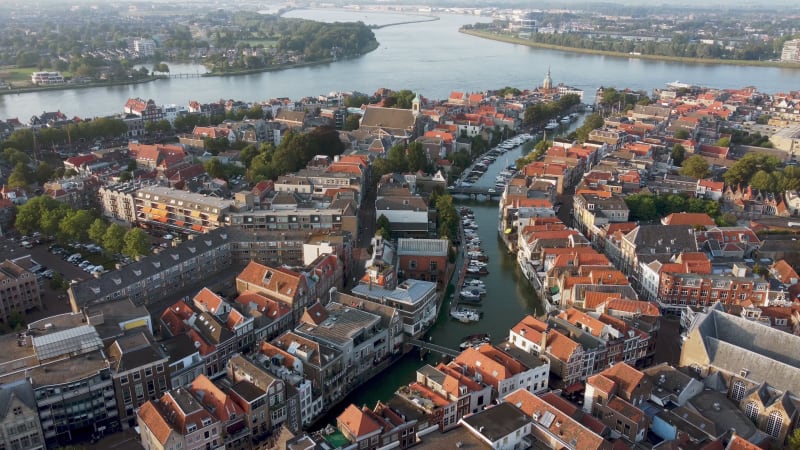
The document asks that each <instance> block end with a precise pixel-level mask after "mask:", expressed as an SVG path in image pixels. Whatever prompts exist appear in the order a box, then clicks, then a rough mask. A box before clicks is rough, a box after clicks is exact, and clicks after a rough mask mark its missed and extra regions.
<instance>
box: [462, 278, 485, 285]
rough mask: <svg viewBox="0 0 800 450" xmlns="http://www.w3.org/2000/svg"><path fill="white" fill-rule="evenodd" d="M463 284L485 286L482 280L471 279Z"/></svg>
mask: <svg viewBox="0 0 800 450" xmlns="http://www.w3.org/2000/svg"><path fill="white" fill-rule="evenodd" d="M464 285H465V286H475V287H485V286H486V284H485V283H484V282H483V281H482V280H477V279H472V280H467V281H466V282H465V283H464Z"/></svg>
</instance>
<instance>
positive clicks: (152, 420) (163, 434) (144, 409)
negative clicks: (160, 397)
mask: <svg viewBox="0 0 800 450" xmlns="http://www.w3.org/2000/svg"><path fill="white" fill-rule="evenodd" d="M137 415H138V416H139V421H140V423H143V424H144V426H146V427H147V429H149V430H150V432H151V433H152V434H153V436H155V438H156V439H158V442H160V443H161V444H162V445H163V444H166V443H167V441H168V440H169V437H170V435H171V434H172V433H173V432H174V431H175V430H174V429H173V428H172V426H171V425H170V424H169V422H168V421H167V419H166V417H164V415H162V413H161V411H160V410H159V408H158V407H157V406H156V404H155V403H153V402H152V401H147V402H146V403H145V404H144V405H142V406H141V407H140V408H139V412H138V413H137Z"/></svg>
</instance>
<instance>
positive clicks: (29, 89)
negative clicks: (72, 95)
mask: <svg viewBox="0 0 800 450" xmlns="http://www.w3.org/2000/svg"><path fill="white" fill-rule="evenodd" d="M163 78H164V77H162V76H154V77H146V78H140V79H137V80H126V81H108V82H102V83H82V84H69V83H65V84H58V85H55V86H31V87H26V88H15V89H4V90H1V91H0V95H12V94H27V93H30V92H47V91H66V90H70V89H88V88H96V87H109V86H126V85H131V84H144V83H149V82H151V81H155V80H159V79H163Z"/></svg>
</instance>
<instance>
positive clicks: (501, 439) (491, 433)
mask: <svg viewBox="0 0 800 450" xmlns="http://www.w3.org/2000/svg"><path fill="white" fill-rule="evenodd" d="M532 422H533V420H532V417H531V416H529V415H527V414H525V413H524V412H523V411H522V410H521V409H520V408H518V407H517V406H515V405H514V404H513V403H509V402H503V403H500V404H499V405H495V406H492V407H491V408H486V409H484V410H483V411H479V412H477V413H475V414H472V415H470V416H467V417H464V418H462V419H461V420H460V421H459V423H460V424H461V425H462V426H463V427H464V428H466V429H467V430H469V432H470V433H471V434H473V435H474V436H475V437H477V438H478V439H479V440H480V441H482V442H483V443H485V444H487V445H489V446H490V448H492V449H496V450H514V449H518V448H527V447H529V446H530V444H529V442H530V438H529V436H528V435H529V434H530V432H531V427H532Z"/></svg>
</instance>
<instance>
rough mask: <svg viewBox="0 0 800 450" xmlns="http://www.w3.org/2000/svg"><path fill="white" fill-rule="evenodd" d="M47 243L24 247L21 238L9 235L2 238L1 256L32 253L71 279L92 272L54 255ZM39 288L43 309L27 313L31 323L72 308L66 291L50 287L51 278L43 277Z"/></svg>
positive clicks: (34, 256)
mask: <svg viewBox="0 0 800 450" xmlns="http://www.w3.org/2000/svg"><path fill="white" fill-rule="evenodd" d="M47 247H48V245H47V244H39V245H35V246H33V247H32V248H24V247H22V246H20V242H19V240H11V239H9V238H7V237H2V238H0V258H2V259H3V260H5V259H15V258H19V257H22V256H26V255H31V258H32V259H33V260H34V261H36V262H37V263H39V264H41V265H43V266H45V267H47V268H49V269H52V270H53V271H54V272H55V273H58V274H61V276H62V277H63V278H64V279H65V280H67V281H69V280H85V279H87V278H89V277H90V276H91V274H89V273H87V272H84V271H83V270H81V269H80V268H78V267H77V266H75V265H72V264H70V263H68V262H66V261H65V260H64V259H62V258H61V257H60V256H58V255H53V254H52V253H50V252H49V251H48V250H47ZM39 289H40V291H41V293H42V310H40V311H33V312H30V313H29V314H26V316H25V320H26V321H27V322H28V323H30V322H32V321H35V320H39V319H41V318H44V317H47V316H51V315H54V314H61V313H65V312H68V311H69V310H70V306H69V301H68V300H67V297H66V295H65V293H64V292H63V291H62V292H58V291H54V290H53V289H51V288H50V280H49V279H47V278H41V280H40V283H39Z"/></svg>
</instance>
